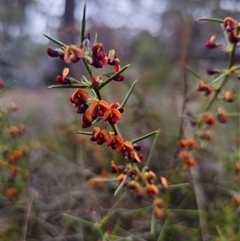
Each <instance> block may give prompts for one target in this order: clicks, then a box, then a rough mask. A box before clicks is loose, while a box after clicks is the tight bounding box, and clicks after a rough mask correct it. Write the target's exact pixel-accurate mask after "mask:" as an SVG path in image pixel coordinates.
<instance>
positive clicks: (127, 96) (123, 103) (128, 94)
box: [121, 80, 137, 107]
mask: <svg viewBox="0 0 240 241" xmlns="http://www.w3.org/2000/svg"><path fill="white" fill-rule="evenodd" d="M136 83H137V80H135V81H134V82H133V84H132V86H131V87H130V89H129V91H128V93H127V95H126V97H125V98H124V100H123V102H122V104H121V106H122V107H124V106H125V104H126V103H127V101H128V99H129V97H130V95H131V93H132V92H133V89H134V86H135V84H136Z"/></svg>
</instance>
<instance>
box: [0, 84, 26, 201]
mask: <svg viewBox="0 0 240 241" xmlns="http://www.w3.org/2000/svg"><path fill="white" fill-rule="evenodd" d="M0 83H1V85H0V87H1V88H4V87H5V84H4V82H3V81H2V80H1V81H0ZM17 110H18V106H17V105H16V104H14V103H12V104H11V105H10V107H9V108H7V109H6V110H1V112H0V117H1V119H2V122H1V128H2V130H3V136H2V138H3V139H4V141H6V143H10V142H9V140H11V139H14V140H16V138H17V137H19V136H22V135H23V134H24V131H25V127H24V125H22V124H20V125H19V126H14V125H9V124H8V123H7V122H5V121H4V119H5V118H6V117H7V116H8V115H9V114H10V113H11V112H13V111H17ZM1 151H2V159H1V160H0V170H1V172H2V174H3V173H4V175H2V187H3V193H4V194H5V196H6V197H8V198H10V199H13V198H15V197H17V196H18V195H19V192H20V190H18V188H17V186H18V183H19V179H18V175H20V176H21V177H22V178H23V179H25V178H27V177H28V170H27V169H26V168H25V167H22V164H21V160H23V159H24V158H25V157H26V156H27V154H28V153H29V148H28V147H27V146H26V145H24V144H20V145H18V146H17V147H15V146H11V145H3V146H2V150H1Z"/></svg>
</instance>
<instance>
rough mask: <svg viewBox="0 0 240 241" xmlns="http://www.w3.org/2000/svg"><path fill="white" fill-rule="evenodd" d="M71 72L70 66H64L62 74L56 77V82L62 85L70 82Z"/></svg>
mask: <svg viewBox="0 0 240 241" xmlns="http://www.w3.org/2000/svg"><path fill="white" fill-rule="evenodd" d="M68 74H69V68H64V69H63V71H62V74H61V75H58V76H57V77H56V82H57V83H59V84H62V85H67V84H70V80H69V79H68V78H67V75H68Z"/></svg>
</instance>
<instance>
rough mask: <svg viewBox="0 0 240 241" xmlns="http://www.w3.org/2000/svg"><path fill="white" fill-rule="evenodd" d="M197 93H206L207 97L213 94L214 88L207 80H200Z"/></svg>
mask: <svg viewBox="0 0 240 241" xmlns="http://www.w3.org/2000/svg"><path fill="white" fill-rule="evenodd" d="M197 91H199V92H204V93H205V96H207V95H210V94H211V93H212V87H211V86H210V85H209V84H207V83H206V81H205V80H202V79H200V81H199V85H198V88H197Z"/></svg>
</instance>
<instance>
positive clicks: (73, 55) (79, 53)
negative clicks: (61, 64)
mask: <svg viewBox="0 0 240 241" xmlns="http://www.w3.org/2000/svg"><path fill="white" fill-rule="evenodd" d="M83 57H84V50H83V49H81V48H79V47H77V46H76V45H73V44H71V45H68V46H67V47H66V49H65V53H64V58H63V59H64V61H65V63H67V64H70V63H76V62H78V61H79V60H80V59H82V58H83Z"/></svg>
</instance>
